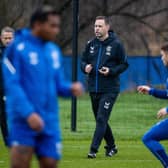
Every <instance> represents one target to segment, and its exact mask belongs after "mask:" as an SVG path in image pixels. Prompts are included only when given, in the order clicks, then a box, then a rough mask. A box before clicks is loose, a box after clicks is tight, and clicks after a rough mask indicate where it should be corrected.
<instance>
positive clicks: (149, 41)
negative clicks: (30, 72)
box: [0, 0, 168, 91]
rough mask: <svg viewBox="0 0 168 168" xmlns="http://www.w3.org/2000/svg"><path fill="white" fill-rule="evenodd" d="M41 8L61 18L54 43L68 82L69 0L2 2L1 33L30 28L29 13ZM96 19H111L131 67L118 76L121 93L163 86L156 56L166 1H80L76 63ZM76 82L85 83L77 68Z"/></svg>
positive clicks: (166, 36)
mask: <svg viewBox="0 0 168 168" xmlns="http://www.w3.org/2000/svg"><path fill="white" fill-rule="evenodd" d="M42 4H50V5H52V6H54V7H55V8H56V9H57V10H58V11H60V12H61V14H62V32H61V34H60V36H59V38H58V39H57V43H58V44H59V45H60V46H61V48H62V51H63V54H64V56H66V57H64V59H63V63H64V64H65V65H66V66H64V67H66V69H65V74H66V77H67V78H69V79H71V71H70V70H69V69H71V62H72V60H71V59H72V57H71V56H72V27H73V25H72V24H73V16H72V0H61V1H60V0H27V1H23V0H14V1H13V0H1V1H0V29H1V28H2V27H4V26H6V25H9V26H12V27H14V28H15V29H19V28H22V27H24V26H29V17H30V15H31V13H32V11H33V10H34V9H35V8H37V7H38V6H40V5H42ZM97 15H105V16H108V17H109V18H110V20H111V28H112V29H113V30H114V31H115V32H116V33H117V34H118V36H119V37H120V39H121V40H122V42H123V43H124V46H125V48H126V52H127V55H128V61H129V63H130V67H129V69H128V70H127V71H126V72H125V73H124V74H123V75H122V76H121V90H122V91H124V90H132V89H135V87H136V86H137V85H139V84H146V83H148V84H154V85H160V84H162V83H163V81H165V79H166V76H165V74H166V73H165V72H167V70H166V69H165V68H164V67H163V66H162V62H161V61H160V57H159V55H160V46H161V45H162V44H163V43H164V42H166V41H167V40H168V22H167V18H168V1H167V0H148V1H146V0H117V1H116V0H101V1H97V0H80V1H79V42H78V46H79V49H78V55H79V61H80V56H81V54H82V51H83V49H84V46H85V44H86V42H87V41H88V40H89V39H92V38H93V37H94V34H93V25H94V20H95V17H96V16H97ZM142 65H143V66H142ZM153 74H155V75H153ZM78 79H79V80H80V81H82V82H83V83H84V84H85V83H86V82H85V78H84V76H83V75H82V73H81V71H80V68H79V67H78ZM86 87H87V86H86Z"/></svg>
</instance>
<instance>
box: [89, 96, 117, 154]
mask: <svg viewBox="0 0 168 168" xmlns="http://www.w3.org/2000/svg"><path fill="white" fill-rule="evenodd" d="M116 98H117V94H102V95H101V99H100V101H99V109H98V113H97V118H96V129H95V132H94V136H93V140H92V144H91V150H93V151H95V152H97V151H98V148H99V146H100V143H101V141H102V139H103V137H104V135H105V132H106V129H107V122H108V120H109V117H110V113H111V110H112V107H113V104H114V102H115V100H116Z"/></svg>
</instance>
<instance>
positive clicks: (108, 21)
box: [95, 16, 110, 25]
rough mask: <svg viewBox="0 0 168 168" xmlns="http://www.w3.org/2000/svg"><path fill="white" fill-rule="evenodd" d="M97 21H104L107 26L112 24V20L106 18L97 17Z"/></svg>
mask: <svg viewBox="0 0 168 168" xmlns="http://www.w3.org/2000/svg"><path fill="white" fill-rule="evenodd" d="M95 20H104V22H105V24H106V25H109V24H110V20H109V18H108V17H106V16H97V17H96V19H95Z"/></svg>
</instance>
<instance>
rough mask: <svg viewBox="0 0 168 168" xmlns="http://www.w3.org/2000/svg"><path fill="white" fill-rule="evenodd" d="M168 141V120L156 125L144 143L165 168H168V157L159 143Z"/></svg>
mask: <svg viewBox="0 0 168 168" xmlns="http://www.w3.org/2000/svg"><path fill="white" fill-rule="evenodd" d="M167 139H168V119H165V120H162V121H161V122H159V123H157V124H156V125H154V126H153V127H152V128H151V129H150V130H149V131H148V132H147V133H146V134H145V135H144V137H143V139H142V141H143V142H144V144H145V145H146V146H147V148H148V149H149V150H150V151H151V152H152V153H153V154H154V155H155V157H157V159H158V160H160V162H161V163H162V165H163V166H164V167H165V168H168V156H167V154H166V151H165V149H164V147H163V146H162V145H161V144H160V143H159V141H161V140H167Z"/></svg>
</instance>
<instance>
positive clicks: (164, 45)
mask: <svg viewBox="0 0 168 168" xmlns="http://www.w3.org/2000/svg"><path fill="white" fill-rule="evenodd" d="M160 49H161V50H163V51H166V52H168V43H165V44H163V45H162V46H161V48H160Z"/></svg>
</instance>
